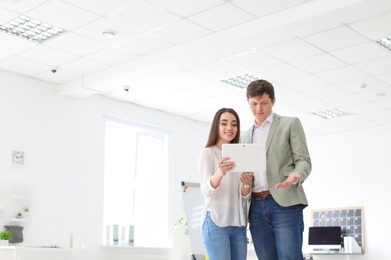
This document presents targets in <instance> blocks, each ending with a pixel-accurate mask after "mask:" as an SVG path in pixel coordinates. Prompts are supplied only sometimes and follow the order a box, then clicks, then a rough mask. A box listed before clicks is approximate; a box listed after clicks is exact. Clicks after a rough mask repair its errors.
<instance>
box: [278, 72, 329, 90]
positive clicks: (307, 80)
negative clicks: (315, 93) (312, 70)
mask: <svg viewBox="0 0 391 260" xmlns="http://www.w3.org/2000/svg"><path fill="white" fill-rule="evenodd" d="M279 83H280V84H282V85H284V86H286V87H289V88H291V89H293V90H296V91H305V90H307V89H312V88H317V87H321V86H325V85H328V84H330V82H327V81H326V80H324V79H321V78H319V77H317V76H314V75H305V76H302V77H298V78H293V79H288V80H282V81H279Z"/></svg>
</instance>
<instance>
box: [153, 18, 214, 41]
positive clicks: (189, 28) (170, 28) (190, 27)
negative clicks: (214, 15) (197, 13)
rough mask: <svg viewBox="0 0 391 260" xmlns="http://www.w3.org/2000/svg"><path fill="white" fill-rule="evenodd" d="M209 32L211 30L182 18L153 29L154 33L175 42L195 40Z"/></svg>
mask: <svg viewBox="0 0 391 260" xmlns="http://www.w3.org/2000/svg"><path fill="white" fill-rule="evenodd" d="M209 33H210V31H209V30H207V29H205V28H204V27H201V26H199V25H197V24H195V23H193V22H190V21H187V20H180V21H177V22H174V23H172V24H169V25H167V26H164V27H162V28H160V29H157V30H155V31H153V34H154V35H157V36H159V37H160V38H163V39H164V40H166V41H169V42H172V43H175V44H180V43H184V42H187V41H190V40H194V39H196V38H198V37H201V36H203V35H206V34H209Z"/></svg>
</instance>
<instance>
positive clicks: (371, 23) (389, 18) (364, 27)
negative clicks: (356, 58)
mask: <svg viewBox="0 0 391 260" xmlns="http://www.w3.org/2000/svg"><path fill="white" fill-rule="evenodd" d="M390 23H391V12H388V13H387V14H384V15H378V16H376V17H373V18H369V19H367V20H364V21H360V22H357V23H352V24H350V25H349V26H350V27H351V28H352V29H354V30H355V31H357V32H359V33H361V34H362V35H364V36H366V37H368V38H370V39H372V40H379V39H381V38H384V37H390V36H391V31H390V26H389V25H390Z"/></svg>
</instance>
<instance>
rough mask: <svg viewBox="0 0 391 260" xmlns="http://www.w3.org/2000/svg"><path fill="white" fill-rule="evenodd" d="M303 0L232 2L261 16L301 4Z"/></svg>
mask: <svg viewBox="0 0 391 260" xmlns="http://www.w3.org/2000/svg"><path fill="white" fill-rule="evenodd" d="M304 2H305V1H303V0H274V1H268V0H259V1H253V0H233V1H232V3H233V4H234V5H237V6H238V7H240V8H242V9H243V10H246V11H247V12H249V13H251V14H253V15H255V16H257V17H261V16H264V15H267V14H271V13H275V12H278V11H281V10H284V9H288V8H290V7H294V6H296V5H299V4H303V3H304Z"/></svg>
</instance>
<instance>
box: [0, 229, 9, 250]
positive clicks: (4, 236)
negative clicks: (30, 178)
mask: <svg viewBox="0 0 391 260" xmlns="http://www.w3.org/2000/svg"><path fill="white" fill-rule="evenodd" d="M10 239H11V232H10V231H9V230H4V231H1V232H0V246H8V244H9V241H10Z"/></svg>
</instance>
